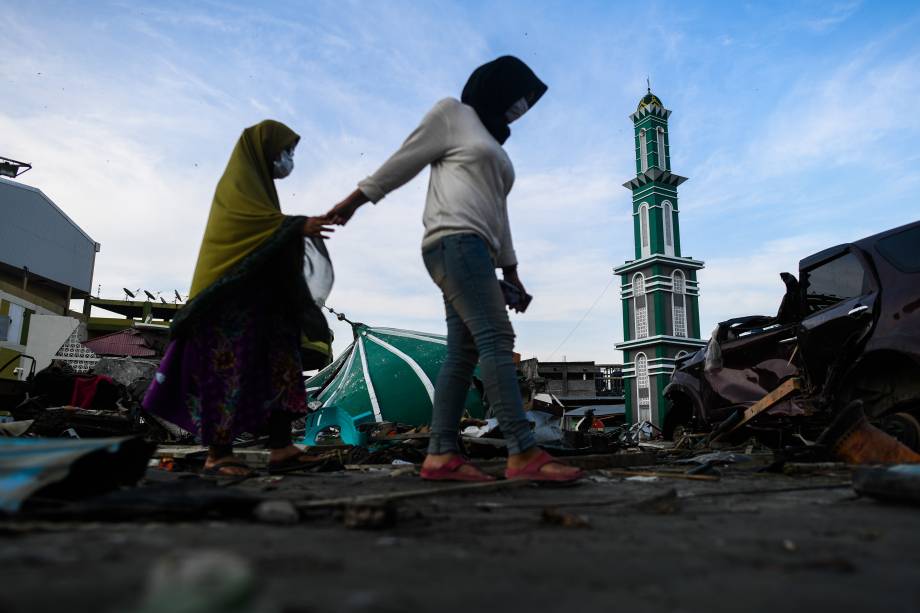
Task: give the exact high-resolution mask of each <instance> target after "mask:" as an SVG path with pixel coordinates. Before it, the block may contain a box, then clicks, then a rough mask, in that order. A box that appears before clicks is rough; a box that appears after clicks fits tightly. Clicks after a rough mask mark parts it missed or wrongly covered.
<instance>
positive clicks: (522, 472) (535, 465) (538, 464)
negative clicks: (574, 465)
mask: <svg viewBox="0 0 920 613" xmlns="http://www.w3.org/2000/svg"><path fill="white" fill-rule="evenodd" d="M547 464H562V465H563V466H568V464H566V463H565V462H563V461H561V460H559V458H554V457H553V456H551V455H550V454H548V453H546V452H545V451H543V450H542V449H541V450H540V453H539V454H538V455H537V457H535V458H534V459H532V460H531V461H530V462H528V463H527V465H526V466H525V467H524V468H508V469H506V470H505V479H525V480H527V481H541V482H547V483H572V482H573V481H578V480H579V479H581V478H582V477H584V476H585V471H583V470H578V471H577V472H574V473H572V474H570V475H564V474H558V473H545V472H543V470H542V469H543V467H544V466H546V465H547Z"/></svg>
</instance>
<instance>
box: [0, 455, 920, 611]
mask: <svg viewBox="0 0 920 613" xmlns="http://www.w3.org/2000/svg"><path fill="white" fill-rule="evenodd" d="M395 472H396V473H397V474H396V475H395V476H394V474H393V473H394V471H393V470H385V469H380V470H374V471H366V472H359V471H342V472H333V473H320V474H306V475H290V476H286V477H284V478H283V479H281V480H280V481H279V480H270V479H267V478H260V479H255V480H251V481H249V482H246V483H243V484H239V485H235V486H232V489H237V490H239V491H243V492H249V493H253V494H257V495H259V496H265V497H271V498H285V499H290V500H295V501H305V500H317V499H324V498H329V497H336V496H353V495H358V494H370V493H382V492H398V491H403V490H408V489H418V488H421V487H435V486H432V485H430V484H423V483H422V482H420V480H419V479H418V478H417V477H416V476H414V475H412V474H408V473H409V471H408V470H406V469H405V468H402V469H397V470H396V471H395ZM400 473H401V474H400ZM592 475H593V477H592V479H591V480H589V481H587V482H585V483H583V484H580V485H577V486H574V487H569V488H546V487H535V486H525V487H523V488H512V489H507V490H497V491H492V492H480V493H475V494H468V495H454V496H449V497H434V498H419V499H413V500H407V501H403V502H402V503H400V504H399V505H398V511H397V512H398V516H397V519H396V523H395V525H394V526H392V527H389V528H385V529H378V530H361V529H349V528H346V527H345V526H344V525H343V521H342V513H341V512H340V511H336V512H333V511H329V510H325V511H316V512H311V513H309V514H308V515H306V516H304V517H303V518H302V520H301V521H300V523H297V524H296V525H276V524H268V523H261V522H258V521H254V520H252V519H249V518H240V519H225V518H206V519H201V520H194V521H178V522H176V521H151V520H150V519H149V518H145V519H142V520H137V521H128V522H125V521H115V522H99V521H86V520H81V521H45V520H43V521H36V520H17V521H8V522H6V524H5V525H0V534H2V536H0V538H2V549H0V563H2V568H3V585H4V589H3V590H2V592H0V611H3V612H5V613H18V612H35V611H55V612H59V611H62V610H63V611H92V612H100V613H101V612H108V611H119V612H124V611H131V610H132V609H133V608H134V607H135V606H136V605H137V603H138V602H139V601H140V600H141V598H142V596H143V593H144V589H145V585H146V582H147V576H148V574H149V571H150V568H151V566H152V565H153V564H154V563H155V561H156V560H157V559H159V558H161V556H163V555H165V554H167V553H170V552H175V551H177V550H198V549H220V550H229V551H232V552H238V553H239V554H241V555H243V556H245V557H246V558H247V559H248V560H251V562H252V565H253V568H254V571H255V573H256V576H257V578H258V583H259V585H260V586H261V590H262V596H263V597H264V598H266V599H268V600H269V601H271V602H272V603H274V604H275V605H276V606H277V609H276V610H279V611H285V612H287V613H306V612H321V611H342V612H349V611H378V612H382V611H393V612H395V611H435V612H438V613H444V612H449V611H463V612H464V613H469V612H471V611H493V610H506V611H507V610H510V611H523V610H528V609H530V610H534V611H567V612H569V611H612V610H622V611H669V612H678V611H707V612H716V611H726V612H733V613H734V612H738V611H770V612H771V613H776V612H782V613H790V612H792V611H812V612H814V611H859V612H861V613H864V612H865V611H899V612H900V611H917V610H920V582H918V581H917V577H918V576H920V574H918V573H920V513H918V512H917V510H916V509H915V508H910V507H899V506H890V505H885V504H881V503H878V502H874V501H872V500H868V499H861V498H858V497H856V496H855V495H854V493H853V491H852V489H851V488H849V487H845V486H844V487H835V486H837V485H840V484H845V483H846V482H848V480H849V472H848V471H846V470H842V471H839V472H837V473H832V474H823V475H820V476H799V477H790V476H785V475H776V474H755V473H752V472H746V471H741V470H739V469H731V468H729V469H725V471H724V474H723V477H722V479H721V480H720V481H718V482H697V481H685V480H677V479H658V480H655V481H629V480H624V479H622V478H616V477H610V476H607V477H604V476H601V475H600V473H597V472H594V473H592ZM150 476H151V478H152V479H154V480H157V481H159V480H163V479H167V480H168V479H173V478H175V476H174V475H173V474H171V473H168V474H165V473H162V471H158V470H154V469H152V470H151V471H150ZM789 488H813V489H796V490H795V491H785V492H772V493H764V492H763V490H779V489H789ZM674 492H676V495H677V498H676V499H675V498H673V494H674ZM656 497H663V498H660V499H658V500H657V501H656ZM650 500H651V502H649V501H650ZM547 507H556V508H558V510H559V511H560V512H561V513H571V514H574V515H576V516H583V519H584V520H586V521H587V522H588V523H589V525H588V526H587V527H563V526H560V525H555V524H551V523H548V522H547V521H545V520H544V518H543V516H544V509H545V508H547Z"/></svg>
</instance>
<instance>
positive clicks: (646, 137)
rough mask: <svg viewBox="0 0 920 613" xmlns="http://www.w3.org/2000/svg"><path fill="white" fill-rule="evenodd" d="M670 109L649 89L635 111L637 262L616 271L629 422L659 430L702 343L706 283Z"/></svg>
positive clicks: (631, 185) (633, 186) (630, 185)
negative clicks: (668, 397) (691, 247)
mask: <svg viewBox="0 0 920 613" xmlns="http://www.w3.org/2000/svg"><path fill="white" fill-rule="evenodd" d="M670 115H671V111H670V110H668V109H666V108H665V107H664V104H662V102H661V100H660V99H659V98H658V96H656V95H655V94H653V93H652V91H651V88H649V90H648V93H647V94H646V95H645V96H643V98H642V99H641V100H640V101H639V106H638V108H637V109H636V112H635V113H633V114H632V115H630V116H629V117H630V119H631V120H632V122H633V126H634V129H635V151H636V176H635V177H634V178H632V179H630V180H629V181H627V182H626V183H624V184H623V187H625V188H627V189H629V190H630V191H632V196H633V197H632V212H633V228H634V235H635V259H634V260H628V261H627V262H626V263H625V264H623V265H622V266H619V267H617V268H616V269H614V274H617V275H620V279H621V285H620V297H621V300H622V303H623V333H624V337H625V338H624V339H623V342H622V343H618V344H617V345H616V348H617V349H619V350H621V351H622V352H623V362H624V367H623V378H624V395H625V399H626V419H627V422H628V423H637V422H643V421H648V422H651V423H653V424H655V425H656V426H658V427H659V428H661V427H662V425H663V424H664V420H665V417H666V415H667V410H668V406H667V403H666V401H665V399H664V396H663V395H662V391H663V390H664V388H665V386H666V385H667V384H668V381H669V379H670V376H671V373H672V372H673V371H674V364H675V361H676V360H677V359H678V358H679V357H681V356H683V355H686V354H687V353H693V352H694V351H696V350H697V349H699V348H700V347H702V346H703V345H705V342H704V341H702V340H700V317H699V285H698V283H697V277H696V272H697V271H698V270H700V269H701V268H703V262H701V261H699V260H694V259H693V258H690V257H685V256H683V255H682V252H681V241H680V207H679V206H678V201H677V187H678V186H679V185H680V184H681V183H683V182H684V181H686V180H687V179H686V177H682V176H680V175H677V174H674V173H673V172H671V155H670V152H671V149H670V139H669V135H668V118H669V117H670Z"/></svg>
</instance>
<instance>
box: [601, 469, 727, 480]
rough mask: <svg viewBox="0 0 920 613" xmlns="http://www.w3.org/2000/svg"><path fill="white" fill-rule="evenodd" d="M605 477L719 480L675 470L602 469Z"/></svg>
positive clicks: (711, 476) (712, 476) (718, 478)
mask: <svg viewBox="0 0 920 613" xmlns="http://www.w3.org/2000/svg"><path fill="white" fill-rule="evenodd" d="M600 473H601V475H603V476H605V477H658V478H659V479H686V480H688V481H719V480H720V477H716V476H714V475H689V474H687V473H677V472H646V471H640V470H602V471H600Z"/></svg>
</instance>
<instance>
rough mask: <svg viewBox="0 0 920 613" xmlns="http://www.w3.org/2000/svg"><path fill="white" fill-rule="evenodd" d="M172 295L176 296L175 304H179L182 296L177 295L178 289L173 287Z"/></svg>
mask: <svg viewBox="0 0 920 613" xmlns="http://www.w3.org/2000/svg"><path fill="white" fill-rule="evenodd" d="M173 295H174V296H175V297H176V304H179V303H180V302H182V296H180V295H179V290H177V289H174V290H173Z"/></svg>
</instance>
